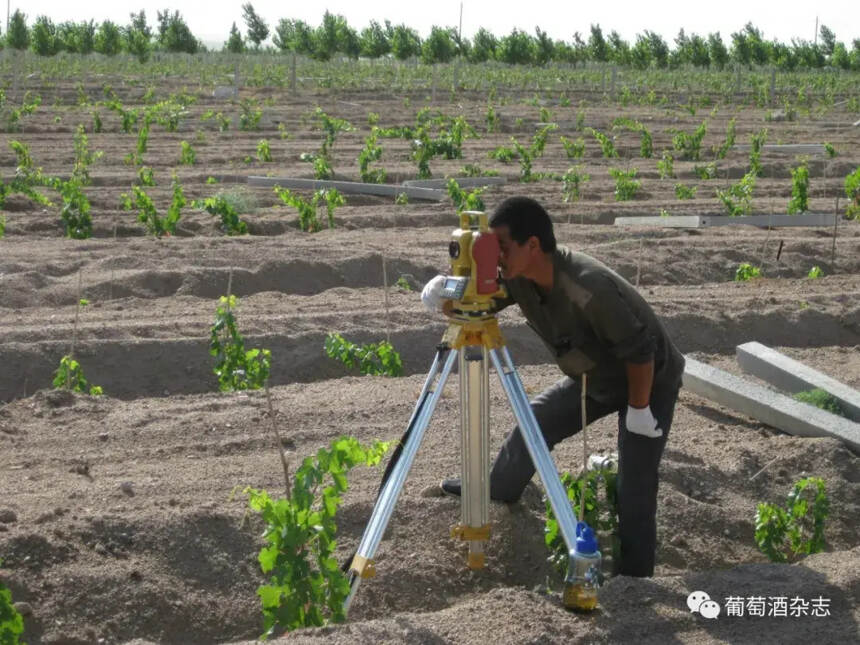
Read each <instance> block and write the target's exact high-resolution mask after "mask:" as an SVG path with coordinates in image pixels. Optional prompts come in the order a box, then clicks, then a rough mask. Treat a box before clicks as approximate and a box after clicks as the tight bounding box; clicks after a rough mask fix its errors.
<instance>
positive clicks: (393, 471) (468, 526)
mask: <svg viewBox="0 0 860 645" xmlns="http://www.w3.org/2000/svg"><path fill="white" fill-rule="evenodd" d="M488 358H489V359H490V360H491V361H492V363H493V367H495V369H496V373H497V374H498V375H499V378H500V380H501V383H502V387H503V388H504V390H505V394H506V395H507V398H508V401H509V402H510V404H511V407H512V408H513V412H514V416H515V418H516V420H517V423H518V424H519V428H520V432H521V433H522V436H523V439H524V441H525V444H526V447H527V448H528V452H529V455H530V456H531V459H532V462H533V463H534V465H535V469H536V470H537V472H538V474H539V475H540V478H541V481H542V482H543V485H544V488H545V489H546V493H547V497H548V498H549V501H550V505H551V507H552V510H553V513H554V514H555V517H556V518H557V519H558V523H559V527H560V529H561V533H562V536H563V537H564V541H565V544H566V545H567V549H568V553H569V559H570V560H571V561H572V559H573V552H574V547H575V544H576V518H575V517H574V514H573V510H572V509H571V506H570V503H569V501H568V498H567V493H566V492H565V489H564V486H563V485H562V483H561V480H560V479H559V476H558V472H557V471H556V469H555V464H554V462H553V460H552V457H551V456H550V453H549V448H548V447H547V445H546V441H545V440H544V438H543V435H542V434H541V431H540V428H539V426H538V423H537V420H536V419H535V416H534V412H533V411H532V408H531V405H530V404H529V401H528V398H527V397H526V393H525V390H524V388H523V384H522V381H521V380H520V377H519V374H518V373H517V370H516V368H515V367H514V364H513V361H512V360H511V356H510V353H509V352H508V350H507V347H506V346H505V342H504V339H503V337H502V334H501V331H500V330H499V325H498V320H497V318H496V316H495V314H492V313H489V312H487V311H483V312H476V311H474V310H467V311H460V312H457V315H455V316H453V317H452V319H451V322H450V323H449V325H448V329H447V330H446V332H445V334H444V335H443V337H442V342H441V343H440V344H439V345H438V346H437V351H436V357H435V358H434V360H433V364H432V366H431V367H430V372H429V373H428V375H427V379H426V381H425V382H424V387H423V389H422V390H421V394H420V396H419V397H418V402H417V403H416V406H415V409H414V410H413V412H412V417H411V418H410V420H409V424H408V426H407V429H406V432H405V433H404V435H403V440H402V442H401V445H400V446H399V447H398V451H399V452H397V453H395V455H394V456H393V457H392V461H391V462H390V463H389V465H388V469H387V470H386V474H385V478H384V480H383V484H382V486H381V488H380V491H379V495H378V497H377V501H376V504H375V505H374V508H373V512H372V513H371V516H370V521H369V523H368V525H367V527H366V528H365V531H364V534H363V535H362V538H361V542H360V544H359V546H358V550H357V551H356V554H355V556H354V557H353V559H352V562H351V564H350V566H349V579H350V592H349V595H348V596H347V598H346V600H345V601H344V613H347V612H348V611H349V606H350V604H351V603H352V600H353V598H354V596H355V593H356V591H357V590H358V587H359V585H360V583H361V580H362V579H363V578H370V577H373V576H374V575H375V573H376V570H375V567H374V561H373V556H374V554H375V553H376V549H377V548H378V547H379V543H380V541H381V540H382V536H383V534H384V533H385V529H386V526H387V525H388V522H389V520H390V519H391V514H392V512H393V511H394V505H395V503H396V502H397V498H398V496H399V495H400V491H401V490H402V488H403V483H404V482H405V481H406V476H407V474H408V472H409V469H410V468H411V466H412V462H413V460H414V459H415V455H416V453H417V452H418V449H419V447H420V446H421V441H422V439H423V438H424V431H425V430H426V429H427V426H428V425H429V423H430V418H431V416H432V415H433V411H434V409H435V408H436V404H437V403H438V401H439V397H440V396H441V395H442V391H443V389H444V387H445V382H446V381H447V380H448V377H449V376H450V374H451V370H452V368H453V366H454V361H455V360H458V369H459V375H460V419H461V422H460V430H461V441H460V444H461V445H460V448H461V450H460V459H461V521H460V523H459V524H457V525H456V526H454V527H453V528H452V530H451V534H452V536H454V537H459V538H461V539H462V540H465V541H467V542H468V543H469V550H468V558H467V564H468V566H469V568H471V569H481V568H483V566H484V542H486V541H487V540H488V539H489V536H490V525H489V499H490V480H489V434H490V432H489V416H490V399H489V389H490V380H489V361H488V360H487V359H488Z"/></svg>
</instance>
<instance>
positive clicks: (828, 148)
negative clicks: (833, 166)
mask: <svg viewBox="0 0 860 645" xmlns="http://www.w3.org/2000/svg"><path fill="white" fill-rule="evenodd" d="M824 152H826V153H827V158H828V159H833V158H834V157H835V156H836V148H834V147H833V144H832V143H828V142H827V141H825V142H824Z"/></svg>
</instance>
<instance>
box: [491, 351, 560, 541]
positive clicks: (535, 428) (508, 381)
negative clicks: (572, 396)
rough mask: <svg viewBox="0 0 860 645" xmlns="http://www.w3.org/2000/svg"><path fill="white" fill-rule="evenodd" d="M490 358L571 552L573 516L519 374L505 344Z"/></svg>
mask: <svg viewBox="0 0 860 645" xmlns="http://www.w3.org/2000/svg"><path fill="white" fill-rule="evenodd" d="M499 354H501V359H500V358H499ZM490 357H491V358H492V360H493V366H494V367H495V368H496V372H498V374H499V378H500V379H501V381H502V387H503V388H504V389H505V393H506V394H507V395H508V400H509V401H510V403H511V407H513V409H514V416H515V417H516V419H517V424H519V427H520V433H521V434H522V437H523V440H524V441H525V444H526V448H528V451H529V455H530V456H531V458H532V463H533V464H534V466H535V469H536V470H537V471H538V474H539V475H540V478H541V481H542V482H543V486H544V488H545V489H546V494H547V497H548V498H549V502H550V504H551V506H552V512H553V513H555V516H556V518H557V519H558V525H559V528H560V529H561V534H562V536H563V537H564V541H565V544H567V550H568V553H571V552H572V551H573V550H574V547H575V546H576V518H575V517H574V515H573V509H572V508H571V506H570V502H569V500H568V499H567V493H566V492H565V490H564V486H563V485H562V483H561V479H560V478H559V476H558V471H557V470H556V467H555V462H553V460H552V457H551V456H550V454H549V448H548V447H547V445H546V440H545V439H544V438H543V434H541V431H540V426H539V425H538V422H537V419H536V418H535V414H534V411H533V410H532V406H531V405H530V404H529V400H528V397H527V396H526V392H525V389H524V388H523V384H522V381H521V380H520V377H519V374H517V370H516V368H515V367H514V364H513V361H512V360H511V355H510V353H509V352H508V349H507V347H504V346H502V347H501V348H499V349H491V350H490Z"/></svg>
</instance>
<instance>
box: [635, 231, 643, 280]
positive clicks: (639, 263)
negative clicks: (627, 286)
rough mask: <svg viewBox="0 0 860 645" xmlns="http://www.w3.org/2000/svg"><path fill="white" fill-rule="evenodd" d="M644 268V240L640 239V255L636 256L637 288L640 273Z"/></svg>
mask: <svg viewBox="0 0 860 645" xmlns="http://www.w3.org/2000/svg"><path fill="white" fill-rule="evenodd" d="M641 268H642V238H641V237H640V238H639V253H638V254H637V256H636V288H637V289H638V288H639V273H640V269H641Z"/></svg>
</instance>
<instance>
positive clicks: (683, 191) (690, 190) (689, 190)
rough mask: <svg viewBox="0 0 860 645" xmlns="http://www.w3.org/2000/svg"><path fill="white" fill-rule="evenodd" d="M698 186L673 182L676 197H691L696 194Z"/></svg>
mask: <svg viewBox="0 0 860 645" xmlns="http://www.w3.org/2000/svg"><path fill="white" fill-rule="evenodd" d="M697 190H698V186H685V185H684V184H675V197H677V198H678V199H693V198H694V197H695V196H696V191H697Z"/></svg>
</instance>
